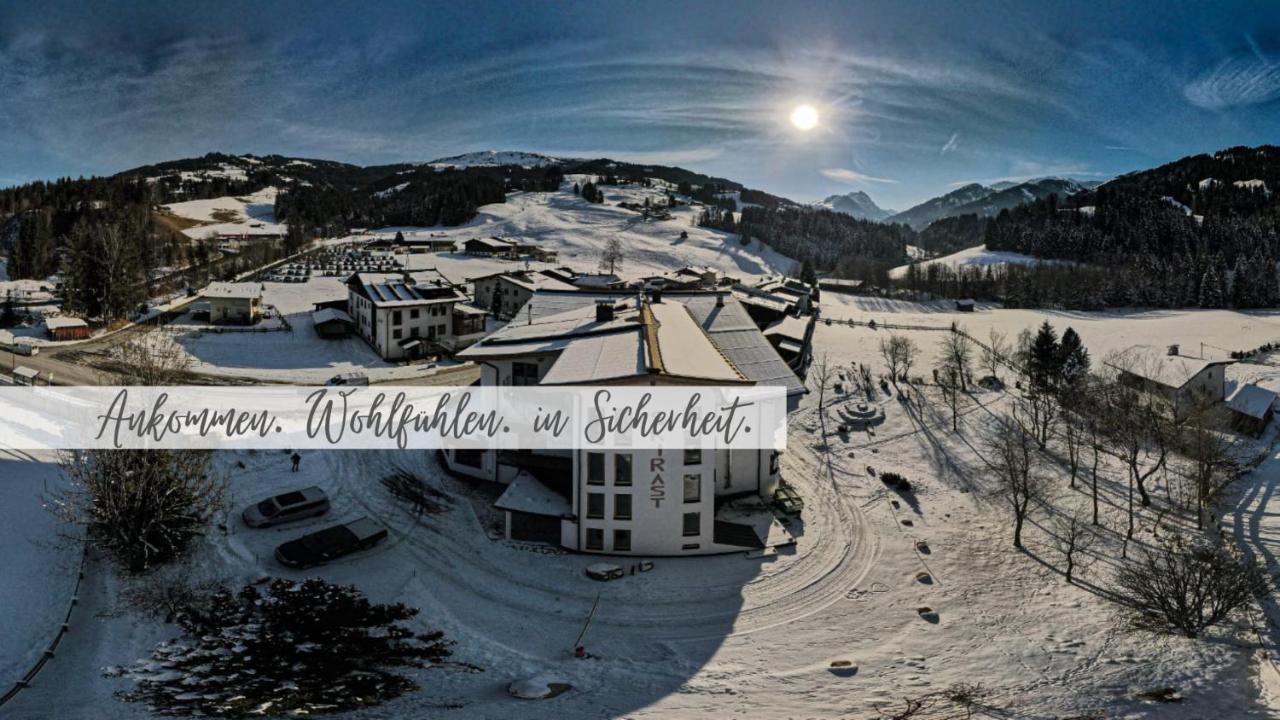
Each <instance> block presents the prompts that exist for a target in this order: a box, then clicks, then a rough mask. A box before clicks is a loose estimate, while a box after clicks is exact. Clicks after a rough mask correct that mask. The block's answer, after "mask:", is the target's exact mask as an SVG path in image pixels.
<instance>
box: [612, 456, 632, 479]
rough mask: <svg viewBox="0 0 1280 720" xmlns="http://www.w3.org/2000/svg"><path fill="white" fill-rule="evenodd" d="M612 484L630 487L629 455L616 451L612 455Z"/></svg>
mask: <svg viewBox="0 0 1280 720" xmlns="http://www.w3.org/2000/svg"><path fill="white" fill-rule="evenodd" d="M613 484H614V485H619V486H621V487H631V455H630V454H629V453H618V454H617V455H614V456H613Z"/></svg>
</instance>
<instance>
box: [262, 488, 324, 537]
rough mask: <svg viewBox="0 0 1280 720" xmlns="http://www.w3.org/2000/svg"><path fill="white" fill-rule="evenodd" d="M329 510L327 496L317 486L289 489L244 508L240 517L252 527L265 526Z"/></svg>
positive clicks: (280, 523)
mask: <svg viewBox="0 0 1280 720" xmlns="http://www.w3.org/2000/svg"><path fill="white" fill-rule="evenodd" d="M327 512H329V497H328V496H327V495H325V494H324V491H323V490H321V489H320V488H318V487H309V488H303V489H301V490H290V491H289V492H287V493H281V494H279V495H276V496H274V497H269V498H267V499H266V500H263V501H262V502H258V503H254V504H253V505H250V506H249V507H247V508H245V509H244V512H243V513H241V514H240V517H242V518H244V524H245V525H248V526H249V527H252V528H265V527H271V526H272V525H282V524H284V523H288V522H293V521H294V520H303V519H306V518H312V517H319V516H321V515H323V514H325V513H327Z"/></svg>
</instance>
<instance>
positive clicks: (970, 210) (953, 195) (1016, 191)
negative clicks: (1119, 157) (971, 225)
mask: <svg viewBox="0 0 1280 720" xmlns="http://www.w3.org/2000/svg"><path fill="white" fill-rule="evenodd" d="M1097 186H1098V183H1097V182H1092V181H1089V182H1080V181H1078V180H1071V179H1066V178H1053V177H1048V178H1037V179H1034V180H1028V181H1026V182H1021V183H1015V182H1012V181H1008V180H1005V181H1001V182H998V183H994V184H992V185H980V184H978V183H970V184H968V185H965V186H963V187H960V188H957V189H955V190H953V191H951V192H949V193H947V194H946V195H942V196H940V197H936V198H933V199H931V200H926V201H925V202H922V203H920V204H919V205H916V206H915V207H913V208H910V209H909V210H904V211H902V212H900V213H898V214H897V215H891V216H889V217H888V218H887V219H886V222H898V223H906V224H907V225H910V226H911V227H913V228H915V229H916V230H922V229H924V228H925V226H927V225H929V223H932V222H934V221H935V220H941V219H942V218H947V217H958V216H960V215H981V216H984V217H991V216H994V215H997V214H999V212H1000V211H1001V210H1008V209H1011V208H1015V207H1017V206H1019V205H1022V204H1024V203H1029V202H1031V201H1033V200H1041V199H1043V198H1047V197H1049V196H1050V195H1057V196H1058V197H1060V198H1065V197H1068V196H1071V195H1074V194H1076V193H1078V192H1080V191H1081V190H1088V189H1090V188H1094V187H1097Z"/></svg>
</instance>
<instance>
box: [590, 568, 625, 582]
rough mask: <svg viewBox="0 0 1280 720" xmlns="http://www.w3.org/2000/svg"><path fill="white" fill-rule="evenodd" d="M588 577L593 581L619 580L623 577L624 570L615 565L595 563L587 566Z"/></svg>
mask: <svg viewBox="0 0 1280 720" xmlns="http://www.w3.org/2000/svg"><path fill="white" fill-rule="evenodd" d="M587 577H589V578H591V579H592V580H601V581H606V582H607V581H609V580H617V579H618V578H620V577H622V568H620V567H618V566H617V565H614V564H613V563H593V564H591V565H588V566H587Z"/></svg>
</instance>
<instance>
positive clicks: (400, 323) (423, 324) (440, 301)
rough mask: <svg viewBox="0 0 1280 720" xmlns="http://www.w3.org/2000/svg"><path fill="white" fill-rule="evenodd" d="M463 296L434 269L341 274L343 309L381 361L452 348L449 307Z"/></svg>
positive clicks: (421, 355)
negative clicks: (343, 279) (344, 291)
mask: <svg viewBox="0 0 1280 720" xmlns="http://www.w3.org/2000/svg"><path fill="white" fill-rule="evenodd" d="M466 299H467V298H466V295H464V294H463V293H462V291H461V290H459V289H458V288H456V287H454V286H453V283H451V282H450V281H449V279H448V278H446V277H445V276H444V275H442V274H441V273H440V272H439V271H437V270H416V271H412V272H399V273H356V274H354V275H352V276H351V277H350V278H348V279H347V314H348V315H350V316H351V318H352V320H353V321H354V323H355V330H356V333H357V334H359V335H360V337H362V338H364V340H365V342H368V343H369V345H370V346H372V347H373V349H374V350H375V351H377V353H378V355H380V356H382V358H383V359H385V360H409V359H416V358H422V357H426V356H427V355H429V354H435V353H440V352H448V351H451V350H453V349H454V348H455V347H456V341H457V337H456V336H455V334H454V331H453V327H454V323H453V308H454V306H455V305H458V304H461V303H464V302H465V301H466Z"/></svg>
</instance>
